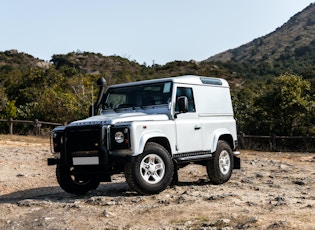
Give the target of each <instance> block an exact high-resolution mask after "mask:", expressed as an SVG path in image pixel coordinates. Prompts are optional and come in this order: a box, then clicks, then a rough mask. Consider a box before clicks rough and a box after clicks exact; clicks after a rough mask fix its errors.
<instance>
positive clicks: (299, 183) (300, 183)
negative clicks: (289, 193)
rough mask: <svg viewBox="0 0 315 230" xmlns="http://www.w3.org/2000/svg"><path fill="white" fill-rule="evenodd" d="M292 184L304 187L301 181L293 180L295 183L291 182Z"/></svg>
mask: <svg viewBox="0 0 315 230" xmlns="http://www.w3.org/2000/svg"><path fill="white" fill-rule="evenodd" d="M292 183H293V184H297V185H301V186H303V185H305V183H304V182H303V181H301V180H295V181H292Z"/></svg>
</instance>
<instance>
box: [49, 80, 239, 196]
mask: <svg viewBox="0 0 315 230" xmlns="http://www.w3.org/2000/svg"><path fill="white" fill-rule="evenodd" d="M97 83H98V85H99V86H100V91H99V94H98V98H97V102H96V103H95V105H94V106H93V108H92V109H90V114H91V117H89V118H87V119H85V120H80V121H74V122H72V123H70V124H69V125H68V126H61V127H57V128H55V129H54V130H53V131H52V149H53V152H54V157H53V158H49V159H48V165H56V166H57V167H56V177H57V181H58V183H59V185H60V187H61V188H62V189H63V190H64V191H66V192H68V193H73V194H77V195H83V194H85V193H87V192H88V191H89V190H94V189H96V188H97V187H98V185H99V184H100V182H102V181H111V175H113V174H118V173H122V172H124V174H125V178H126V181H127V183H128V184H129V187H130V188H131V189H133V190H135V191H136V192H138V193H140V194H154V193H159V192H161V191H163V190H164V189H165V188H166V187H167V186H169V185H170V184H171V183H176V182H177V180H178V174H177V171H178V169H179V168H180V167H183V166H186V165H187V164H190V163H191V162H194V163H197V164H201V165H204V166H205V167H206V169H207V173H208V176H209V179H210V181H211V182H212V183H213V184H222V183H225V182H226V181H228V180H229V179H230V177H231V174H232V170H233V168H234V169H239V168H240V159H239V158H238V157H237V155H238V154H239V152H237V151H236V148H237V134H236V124H235V120H234V116H233V109H232V103H231V96H230V89H229V85H228V83H227V81H225V80H224V79H219V78H209V77H202V76H190V75H189V76H180V77H173V78H164V79H158V80H147V81H140V82H133V83H127V84H120V85H114V86H110V87H109V88H108V90H107V92H106V93H104V88H105V83H106V81H105V79H104V78H100V79H99V80H98V82H97ZM93 114H98V115H93Z"/></svg>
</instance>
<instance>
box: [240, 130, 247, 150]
mask: <svg viewBox="0 0 315 230" xmlns="http://www.w3.org/2000/svg"><path fill="white" fill-rule="evenodd" d="M239 139H240V147H241V148H243V149H246V144H245V133H243V132H240V134H239Z"/></svg>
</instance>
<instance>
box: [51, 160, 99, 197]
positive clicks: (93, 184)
mask: <svg viewBox="0 0 315 230" xmlns="http://www.w3.org/2000/svg"><path fill="white" fill-rule="evenodd" d="M56 177H57V181H58V183H59V185H60V187H61V188H62V189H63V190H64V191H65V192H67V193H71V194H76V195H84V194H86V193H87V192H88V191H90V190H95V189H96V188H97V187H98V186H99V184H100V180H99V179H98V178H97V177H96V176H92V175H80V174H79V170H76V169H75V168H74V167H69V166H63V165H59V164H58V165H57V168H56Z"/></svg>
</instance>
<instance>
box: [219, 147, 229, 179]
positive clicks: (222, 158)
mask: <svg viewBox="0 0 315 230" xmlns="http://www.w3.org/2000/svg"><path fill="white" fill-rule="evenodd" d="M219 168H220V171H221V173H222V174H223V175H226V174H228V173H229V171H230V168H231V159H230V155H229V153H228V151H226V150H223V151H222V152H221V153H220V155H219Z"/></svg>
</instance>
